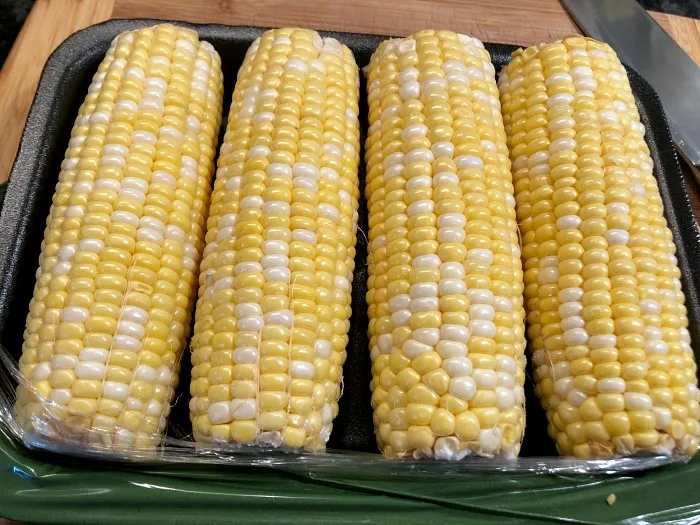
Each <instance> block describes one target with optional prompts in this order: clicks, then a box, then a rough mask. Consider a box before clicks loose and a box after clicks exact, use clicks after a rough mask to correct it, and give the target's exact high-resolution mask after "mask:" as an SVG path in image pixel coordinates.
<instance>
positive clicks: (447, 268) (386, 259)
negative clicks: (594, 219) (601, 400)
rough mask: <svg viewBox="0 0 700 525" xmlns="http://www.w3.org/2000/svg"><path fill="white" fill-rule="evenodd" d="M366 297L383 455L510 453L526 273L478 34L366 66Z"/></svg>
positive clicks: (385, 54) (387, 47) (419, 45)
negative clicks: (367, 115)
mask: <svg viewBox="0 0 700 525" xmlns="http://www.w3.org/2000/svg"><path fill="white" fill-rule="evenodd" d="M368 86H369V87H368V102H369V121H370V128H369V133H368V136H367V144H366V154H365V158H366V161H367V185H366V188H365V195H366V197H367V201H368V207H369V227H370V234H369V242H370V250H369V257H368V268H369V282H368V293H367V304H368V305H369V318H370V324H369V329H370V338H371V339H370V348H371V357H372V391H373V393H372V405H373V407H374V423H375V429H376V436H377V443H378V444H379V448H380V449H381V451H382V452H383V453H384V454H385V455H387V456H411V455H413V456H415V457H425V456H427V457H435V458H438V459H461V458H463V457H465V456H467V455H470V454H479V455H487V456H505V457H513V456H517V454H518V452H519V450H520V442H521V439H522V436H523V430H524V428H525V412H524V394H523V384H524V379H525V373H524V367H525V360H524V359H525V358H524V348H525V340H524V337H525V336H524V316H525V314H524V310H523V305H522V293H523V274H522V268H521V262H520V246H519V241H518V233H517V225H516V221H515V200H514V197H513V185H512V181H511V173H510V163H509V160H508V149H507V147H506V136H505V131H504V128H503V121H502V118H501V114H500V103H499V100H498V89H497V87H496V81H495V76H494V68H493V66H492V64H491V62H490V57H489V54H488V52H487V51H486V50H485V49H484V46H483V44H482V43H481V42H479V41H478V40H476V39H473V38H470V37H468V36H465V35H458V34H455V33H451V32H448V31H421V32H419V33H416V34H415V35H413V36H411V37H408V38H406V39H401V40H389V41H386V42H384V43H382V44H381V45H380V46H379V48H378V49H377V51H376V52H375V53H374V55H373V56H372V59H371V61H370V65H369V71H368Z"/></svg>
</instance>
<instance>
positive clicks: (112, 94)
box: [16, 25, 223, 448]
mask: <svg viewBox="0 0 700 525" xmlns="http://www.w3.org/2000/svg"><path fill="white" fill-rule="evenodd" d="M222 93H223V84H222V74H221V65H220V59H219V56H218V54H217V53H216V51H214V49H213V48H212V46H211V45H210V44H208V43H206V42H200V41H199V39H198V37H197V34H196V33H195V32H194V31H191V30H189V29H183V28H178V27H174V26H171V25H160V26H156V27H153V28H146V29H141V30H138V31H133V32H126V33H123V34H121V35H119V36H118V37H117V38H116V39H115V40H114V41H113V42H112V45H111V47H110V49H109V51H108V52H107V55H106V57H105V59H104V60H103V62H102V63H101V64H100V66H99V68H98V71H97V73H96V74H95V76H94V77H93V80H92V84H91V85H90V88H89V90H88V95H87V97H86V99H85V101H84V103H83V104H82V106H81V107H80V112H79V115H78V118H77V120H76V121H75V125H74V127H73V130H72V133H71V139H70V142H69V144H68V149H67V151H66V155H65V160H64V161H63V163H62V165H61V172H60V175H59V181H58V185H57V187H56V192H55V194H54V197H53V204H52V206H51V211H50V214H49V217H48V219H47V222H46V224H47V227H46V230H45V233H44V241H43V243H42V252H41V257H40V261H39V262H40V267H39V269H38V271H37V283H36V287H35V289H34V296H33V299H32V300H31V303H30V313H29V315H28V317H27V327H26V331H25V334H24V345H23V352H22V357H21V359H20V371H21V373H22V375H23V376H24V377H25V378H26V380H27V381H28V384H26V386H29V387H31V388H25V387H23V386H20V388H19V391H18V398H17V406H16V410H17V416H18V419H19V422H20V424H21V425H22V426H24V427H25V428H29V429H31V427H32V425H40V424H41V420H42V419H43V420H46V419H47V418H48V419H49V420H50V418H51V417H54V418H60V419H61V420H65V421H66V422H67V423H70V424H72V425H74V426H77V427H79V428H84V429H86V430H95V431H99V432H98V433H97V434H99V437H96V433H90V432H88V433H87V437H84V438H83V439H88V440H90V439H93V438H96V439H98V440H99V441H100V442H101V443H104V444H107V445H109V446H114V447H118V448H124V447H139V448H140V447H149V446H152V445H153V444H154V443H156V442H157V441H158V439H159V437H160V436H161V435H162V432H163V429H164V427H165V422H166V417H167V415H168V413H169V410H170V402H171V400H172V395H173V391H174V388H175V386H176V385H177V374H178V370H179V358H180V355H181V352H182V350H183V348H184V346H185V342H186V339H187V335H188V332H189V326H190V315H191V311H192V309H193V308H192V307H193V305H194V294H195V285H196V276H197V270H198V263H199V258H200V255H201V252H202V249H203V247H204V246H203V244H204V243H203V237H204V232H203V228H204V226H205V216H206V215H205V214H206V210H207V206H208V203H209V196H210V190H211V186H210V184H211V176H212V174H213V168H214V166H213V157H214V153H215V148H216V140H217V135H218V129H219V125H220V121H221V109H222ZM37 394H38V396H37ZM42 398H43V399H42ZM46 400H48V401H49V402H50V404H49V407H48V410H47V406H46V403H45V401H46Z"/></svg>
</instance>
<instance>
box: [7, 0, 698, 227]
mask: <svg viewBox="0 0 700 525" xmlns="http://www.w3.org/2000/svg"><path fill="white" fill-rule="evenodd" d="M397 4H398V5H397ZM651 14H652V16H653V17H654V18H655V19H656V20H657V22H659V24H660V25H661V26H662V27H663V28H664V29H665V30H666V31H667V32H668V33H669V34H670V35H671V36H672V37H673V38H674V40H675V41H676V42H678V44H679V45H680V46H681V47H682V48H683V49H684V50H685V51H686V52H687V53H688V54H689V55H690V56H691V58H692V59H693V60H694V61H695V63H696V64H700V22H699V21H697V20H693V19H690V18H684V17H679V16H674V15H666V14H662V13H651ZM110 18H159V19H164V20H186V21H188V22H195V23H219V24H230V25H253V26H263V27H281V26H298V27H308V28H313V29H327V30H335V31H347V32H355V33H374V34H388V35H397V36H400V35H406V34H409V33H411V32H413V31H417V30H419V29H423V28H426V27H432V28H441V29H451V30H454V31H460V32H463V33H468V34H470V35H472V36H474V37H477V38H479V39H481V40H484V41H487V42H501V43H508V44H519V45H532V44H537V43H540V42H549V41H552V40H557V39H559V38H562V37H563V36H565V35H568V34H572V33H578V32H579V30H578V28H577V27H576V25H575V24H574V23H573V21H572V20H571V18H570V17H569V16H568V15H567V14H566V12H565V11H564V8H563V7H562V6H561V4H560V3H559V1H557V0H515V1H514V2H498V3H496V2H493V1H491V0H471V1H469V2H466V1H464V0H403V1H402V2H400V3H397V2H391V1H387V0H334V1H327V0H37V1H36V3H35V5H34V8H33V9H32V11H31V13H30V15H29V17H28V18H27V21H26V22H25V24H24V27H23V28H22V31H21V32H20V34H19V37H18V38H17V41H16V42H15V44H14V46H13V48H12V51H11V52H10V55H9V57H8V59H7V61H6V62H5V66H4V67H3V69H2V71H0V122H2V123H3V126H4V136H3V142H2V146H0V182H1V181H3V180H5V179H6V178H7V176H8V174H9V172H10V168H11V167H12V162H13V160H14V157H15V153H16V151H17V146H18V144H19V139H20V136H21V133H22V129H23V128H24V122H25V120H26V118H27V113H28V111H29V107H30V105H31V102H32V99H33V98H34V92H35V91H36V86H37V84H38V82H39V77H40V75H41V70H42V68H43V65H44V63H45V62H46V59H47V58H48V57H49V55H50V54H51V53H52V52H53V50H54V49H56V47H57V46H58V45H59V44H60V43H61V42H62V41H63V40H65V39H66V38H67V37H68V36H69V35H71V34H72V33H74V32H75V31H77V30H79V29H82V28H85V27H88V26H90V25H93V24H96V23H98V22H102V21H104V20H108V19H110ZM688 182H689V184H691V185H693V187H692V188H690V189H691V198H692V200H693V205H694V212H695V217H696V218H700V190H699V189H698V188H697V187H696V186H694V185H695V182H694V181H692V180H690V179H688Z"/></svg>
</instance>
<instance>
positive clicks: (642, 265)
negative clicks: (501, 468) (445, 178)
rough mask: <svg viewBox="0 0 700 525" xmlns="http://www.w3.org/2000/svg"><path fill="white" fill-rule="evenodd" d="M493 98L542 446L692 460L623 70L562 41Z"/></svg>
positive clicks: (673, 269) (686, 383)
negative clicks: (510, 185)
mask: <svg viewBox="0 0 700 525" xmlns="http://www.w3.org/2000/svg"><path fill="white" fill-rule="evenodd" d="M499 87H500V92H501V104H502V108H503V119H504V123H505V129H506V133H507V134H508V145H509V148H510V155H511V160H512V162H513V178H514V183H515V187H516V193H517V194H516V203H517V204H516V211H517V214H518V220H519V223H520V226H521V234H522V237H523V257H524V266H525V268H526V272H525V304H526V306H527V308H528V319H529V320H530V326H529V329H528V330H529V336H530V338H531V340H532V349H533V354H532V363H533V368H534V372H535V374H534V375H535V379H536V381H537V383H538V385H537V393H538V395H539V396H540V398H541V400H542V405H543V407H544V408H545V409H546V410H547V415H548V418H549V421H550V423H551V424H550V435H552V437H554V438H555V439H556V442H557V447H558V449H559V452H560V453H561V454H562V455H573V456H578V457H583V458H589V457H602V458H605V457H612V456H617V455H628V454H633V453H636V452H640V451H644V450H651V451H653V452H656V453H659V454H693V453H694V452H695V450H696V449H697V447H698V440H699V439H700V434H699V432H700V426H699V425H698V418H700V405H698V402H699V401H700V394H699V393H698V388H697V384H696V375H695V373H696V365H695V360H694V357H693V351H692V349H691V347H690V336H689V333H688V330H687V329H686V328H685V327H686V326H687V324H688V320H687V318H686V316H685V308H684V307H683V302H684V296H683V292H682V291H681V283H680V281H679V278H680V271H679V269H678V265H677V261H676V258H675V255H674V254H675V250H676V248H675V245H674V243H673V237H672V235H671V231H670V230H669V229H668V228H667V226H666V221H665V219H664V216H663V207H662V203H661V198H660V196H659V189H658V186H657V183H656V181H655V179H654V175H653V163H652V159H651V158H650V156H649V148H648V147H647V145H646V144H645V142H644V131H645V130H644V126H643V125H642V124H641V123H640V122H639V114H638V112H637V109H636V105H635V101H634V97H633V95H632V91H631V88H630V84H629V81H628V79H627V74H626V72H625V70H624V68H623V67H622V65H621V64H620V61H619V59H618V58H617V56H616V55H615V52H614V51H613V50H612V49H611V48H610V47H609V46H608V45H607V44H603V43H600V42H596V41H595V40H592V39H589V38H585V39H584V38H580V37H571V38H567V39H565V40H563V41H560V42H555V43H552V44H548V45H542V46H539V47H531V48H529V49H526V50H522V49H520V50H518V51H516V52H515V53H513V60H512V61H511V62H510V64H509V65H508V66H507V67H506V68H504V70H503V71H502V72H501V74H500V77H499ZM674 389H677V390H674Z"/></svg>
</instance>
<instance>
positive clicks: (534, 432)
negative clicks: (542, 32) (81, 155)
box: [0, 20, 700, 456]
mask: <svg viewBox="0 0 700 525" xmlns="http://www.w3.org/2000/svg"><path fill="white" fill-rule="evenodd" d="M161 22H162V21H159V20H110V21H108V22H105V23H103V24H99V25H96V26H92V27H89V28H87V29H84V30H82V31H80V32H78V33H76V34H74V35H73V36H71V37H70V38H68V39H67V40H66V41H65V42H64V43H63V44H62V45H61V46H60V47H59V48H58V49H57V50H56V51H55V52H54V53H53V55H52V56H51V57H50V58H49V60H48V62H47V64H46V67H45V68H44V72H43V74H42V77H41V81H40V83H39V87H38V89H37V92H36V96H35V98H34V102H33V103H32V107H31V110H30V113H29V117H28V119H27V123H26V126H25V129H24V133H23V135H22V140H21V143H20V147H19V151H18V153H17V157H16V159H15V163H14V166H13V168H12V171H11V174H10V180H9V185H8V187H7V194H6V197H5V202H4V206H3V207H2V212H1V213H0V232H2V235H1V236H0V342H1V343H2V345H3V346H4V347H5V348H7V349H8V350H9V351H10V353H11V354H12V356H13V357H14V358H15V359H18V358H19V356H20V353H21V346H22V334H23V330H24V324H25V318H26V314H27V312H28V305H29V300H30V298H31V295H32V291H33V287H34V282H35V276H34V273H35V271H36V268H37V261H38V257H39V251H40V246H41V241H42V238H43V230H44V226H45V219H46V217H47V215H48V213H49V207H50V205H51V197H52V195H53V192H54V189H55V186H56V183H57V180H58V174H59V172H60V165H61V161H62V160H63V155H64V151H65V148H66V146H67V144H68V139H69V137H70V131H71V128H72V125H73V121H74V118H75V115H77V112H78V108H79V106H80V104H81V103H82V101H83V98H84V97H85V94H86V93H87V87H88V85H89V83H90V79H91V77H92V75H93V74H94V72H95V71H96V69H97V66H98V64H99V63H100V61H101V60H102V58H103V56H104V54H105V52H106V51H107V49H108V47H109V45H110V42H111V41H112V39H113V38H114V37H115V36H117V35H118V34H119V33H120V32H122V31H125V30H133V29H137V28H141V27H145V26H152V25H155V24H157V23H161ZM178 25H183V26H186V27H190V28H192V29H195V30H197V31H198V32H199V35H200V37H201V38H202V39H203V40H207V41H208V42H210V43H211V44H213V45H214V47H215V48H216V50H217V51H218V52H219V54H220V55H221V59H222V64H223V72H224V78H225V100H224V104H225V105H224V116H226V115H227V113H228V105H229V103H230V98H231V93H232V90H233V83H234V81H235V78H236V73H237V71H238V68H239V66H240V65H241V63H242V61H243V58H244V56H245V53H246V50H247V49H248V47H249V46H250V44H251V43H252V42H253V41H254V40H255V39H256V38H257V37H258V36H260V35H261V34H262V33H263V32H264V31H265V29H262V28H255V27H236V26H224V25H193V24H185V23H179V22H178ZM321 34H322V35H323V36H331V37H333V38H336V39H338V40H340V41H341V42H342V43H344V44H346V45H347V46H348V47H349V48H350V49H351V50H352V51H353V53H354V54H355V59H356V61H357V63H358V65H359V66H360V68H363V67H364V66H366V65H367V64H368V62H369V59H370V56H371V54H372V52H373V51H374V50H375V49H376V47H377V46H378V44H379V43H380V42H381V41H382V40H384V39H386V38H389V37H386V36H379V35H363V34H350V33H335V32H323V31H321ZM485 45H486V48H487V50H488V51H489V52H490V54H491V59H492V61H493V63H494V65H495V67H496V70H497V71H498V70H500V68H501V67H503V66H504V65H506V64H507V63H508V61H509V60H510V54H511V52H512V51H514V50H515V49H516V48H517V46H511V45H503V44H485ZM627 70H628V73H629V78H630V83H631V85H632V90H633V92H634V95H635V97H636V100H637V106H638V109H639V112H640V115H641V119H642V123H643V124H644V125H645V126H646V129H647V141H648V143H649V147H650V150H651V156H652V158H653V160H654V165H655V169H654V175H655V176H656V178H657V180H658V183H659V189H660V192H661V197H662V200H663V202H664V206H665V213H666V219H667V221H668V224H669V227H670V228H671V230H672V232H673V236H674V240H675V242H676V246H677V249H678V253H677V257H678V261H679V264H680V268H681V271H682V275H683V277H682V285H683V289H684V292H685V295H686V305H687V308H688V317H689V321H690V326H689V330H690V333H691V337H692V339H693V341H694V344H693V349H694V351H695V354H696V356H698V355H699V354H700V352H699V348H700V345H699V343H700V272H698V270H697V263H698V261H700V236H699V235H698V228H697V225H696V222H695V220H694V218H693V215H692V211H691V205H690V200H689V197H688V193H687V191H686V186H685V183H684V180H683V176H682V174H681V170H680V167H679V164H678V159H677V156H676V152H675V149H674V147H673V144H672V142H671V135H670V132H669V128H668V122H667V120H666V117H665V115H664V112H663V109H662V107H661V103H660V101H659V98H658V96H657V95H656V93H655V92H654V90H653V89H652V87H651V86H650V85H649V84H648V83H647V82H646V81H645V80H644V79H643V78H641V77H640V76H639V75H638V74H636V73H635V72H634V71H632V70H631V69H630V68H627ZM361 85H362V88H361V103H360V122H361V129H362V143H363V144H364V138H365V135H366V130H367V103H366V92H365V82H364V79H363V81H362V82H361ZM225 126H226V119H225V118H224V122H223V123H222V133H223V130H224V129H225ZM363 154H364V152H363ZM364 178H365V168H364V164H362V163H361V164H360V184H361V186H363V185H364ZM361 193H362V192H361ZM359 227H360V229H361V230H363V231H364V232H367V231H368V228H367V208H366V202H365V200H364V197H361V201H360V223H359ZM366 257H367V242H366V238H365V237H364V236H363V235H362V234H361V233H360V234H359V235H358V243H357V257H356V261H355V263H356V269H355V279H354V283H353V296H352V300H353V316H352V318H351V327H350V346H349V348H348V357H347V362H346V364H345V367H344V382H343V396H342V398H341V400H340V413H339V416H338V417H337V419H336V420H335V422H334V427H333V433H332V435H331V438H330V442H329V443H328V446H329V448H333V449H340V450H351V451H363V452H375V453H376V452H377V448H376V444H375V439H374V430H373V424H372V409H371V406H370V390H369V382H370V377H371V369H370V357H369V349H368V346H369V345H368V338H367V326H368V320H367V309H366V306H365V293H366V291H367V289H366V281H367V266H366ZM183 359H184V361H183V366H182V377H181V380H180V389H179V392H178V394H177V395H176V399H178V402H177V403H176V404H175V406H174V407H173V411H172V414H171V418H170V424H169V428H168V434H169V435H170V436H172V437H177V438H183V437H185V436H187V435H189V434H190V423H189V418H188V404H187V400H188V395H189V394H188V391H189V371H190V370H189V369H190V366H189V353H188V354H187V355H185V356H184V358H183ZM530 378H531V375H528V380H527V381H526V396H527V422H528V424H527V431H526V433H525V442H524V444H523V449H522V452H521V456H553V455H556V451H555V449H554V445H553V443H552V441H551V439H550V438H549V437H548V436H547V432H546V428H547V423H546V419H545V416H544V412H543V411H542V409H541V407H540V405H539V402H538V401H537V399H536V398H535V396H534V391H533V384H532V380H531V379H530Z"/></svg>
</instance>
